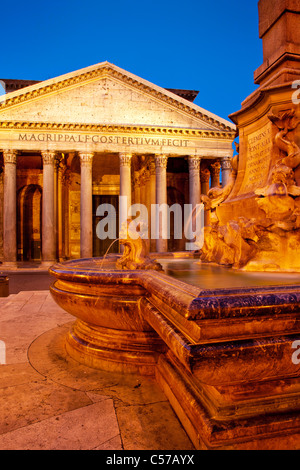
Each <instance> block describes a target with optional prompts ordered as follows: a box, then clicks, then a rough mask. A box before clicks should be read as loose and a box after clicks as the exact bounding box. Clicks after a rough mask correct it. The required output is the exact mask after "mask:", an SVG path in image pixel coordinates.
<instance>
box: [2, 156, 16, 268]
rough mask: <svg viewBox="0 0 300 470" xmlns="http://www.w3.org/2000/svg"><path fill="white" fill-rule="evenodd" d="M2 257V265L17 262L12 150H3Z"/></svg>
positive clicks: (13, 159)
mask: <svg viewBox="0 0 300 470" xmlns="http://www.w3.org/2000/svg"><path fill="white" fill-rule="evenodd" d="M3 160H4V195H3V259H4V265H6V266H11V267H15V266H16V264H17V154H16V152H15V151H14V150H4V151H3Z"/></svg>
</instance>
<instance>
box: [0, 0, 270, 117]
mask: <svg viewBox="0 0 300 470" xmlns="http://www.w3.org/2000/svg"><path fill="white" fill-rule="evenodd" d="M0 15H1V19H2V21H1V38H2V42H1V44H2V47H1V56H0V57H1V59H0V78H12V79H17V78H18V79H28V80H46V79H48V78H53V77H57V76H59V75H63V74H65V73H68V72H72V71H75V70H78V69H81V68H84V67H88V66H90V65H94V64H97V63H99V62H103V61H106V60H107V61H108V62H111V63H113V64H115V65H117V66H118V67H121V68H123V69H125V70H127V71H129V72H131V73H133V74H136V75H138V76H139V77H141V78H144V79H145V80H148V81H150V82H152V83H155V84H156V85H159V86H161V87H163V88H185V89H193V90H198V91H199V92H200V93H199V95H198V97H197V99H196V101H195V103H196V104H198V105H199V106H201V107H202V108H204V109H207V110H208V111H210V112H212V113H214V114H217V115H219V116H220V117H223V118H225V119H227V118H228V115H229V114H231V113H233V112H235V111H237V110H239V109H240V107H241V102H242V101H243V100H244V99H245V98H246V97H247V96H248V95H249V94H250V93H252V92H253V91H254V90H255V88H256V86H255V85H254V81H253V72H254V70H255V69H256V68H258V67H259V66H260V65H261V64H262V43H261V40H260V39H259V37H258V9H257V0H246V1H242V0H215V1H213V0H212V1H207V0H205V1H203V0H186V1H178V0H172V1H171V0H160V1H159V0H150V1H148V2H143V1H137V0H127V1H120V0H114V1H109V0H106V1H103V0H85V1H82V0H72V1H70V0H62V1H59V0H52V1H51V2H48V1H41V0H39V1H37V0H34V1H30V0H29V1H27V2H24V1H19V0H15V1H14V2H5V3H4V4H3V2H2V3H1V6H0ZM0 94H1V90H0Z"/></svg>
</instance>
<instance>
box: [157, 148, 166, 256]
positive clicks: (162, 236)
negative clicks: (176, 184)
mask: <svg viewBox="0 0 300 470" xmlns="http://www.w3.org/2000/svg"><path fill="white" fill-rule="evenodd" d="M167 163H168V157H167V156H166V155H155V174H156V204H159V205H160V204H164V205H165V206H163V207H162V208H161V210H160V211H157V213H156V231H157V236H158V238H157V240H156V251H157V252H160V253H163V252H166V251H168V239H167V233H168V230H167V228H168V227H167V223H168V213H167V202H168V199H167Z"/></svg>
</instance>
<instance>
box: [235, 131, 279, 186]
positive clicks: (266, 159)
mask: <svg viewBox="0 0 300 470" xmlns="http://www.w3.org/2000/svg"><path fill="white" fill-rule="evenodd" d="M271 149H272V136H271V127H270V126H266V127H265V128H263V129H261V130H259V131H257V132H254V133H253V134H250V135H249V136H248V148H247V162H246V169H245V175H244V182H243V184H242V187H241V189H240V194H245V193H249V192H252V191H255V189H257V188H261V187H263V186H265V184H266V182H267V178H268V172H269V166H270V157H271Z"/></svg>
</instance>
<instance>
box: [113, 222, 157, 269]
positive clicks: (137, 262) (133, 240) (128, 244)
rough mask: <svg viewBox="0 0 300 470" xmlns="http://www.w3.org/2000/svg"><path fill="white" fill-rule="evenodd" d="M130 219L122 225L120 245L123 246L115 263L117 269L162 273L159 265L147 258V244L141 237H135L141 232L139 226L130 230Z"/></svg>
mask: <svg viewBox="0 0 300 470" xmlns="http://www.w3.org/2000/svg"><path fill="white" fill-rule="evenodd" d="M131 222H132V220H131V219H128V220H127V222H126V223H124V224H123V225H122V229H121V238H120V244H121V245H123V246H124V253H123V255H122V256H121V258H119V259H118V260H117V262H116V267H117V269H129V270H135V269H154V270H156V271H162V270H163V268H162V266H161V264H159V263H158V262H157V261H155V260H153V259H151V258H150V257H149V249H148V244H147V241H146V240H145V239H143V238H142V237H141V236H139V235H138V236H137V233H138V232H139V231H141V232H142V227H141V224H139V225H138V226H137V227H136V230H131V229H130V223H131Z"/></svg>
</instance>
